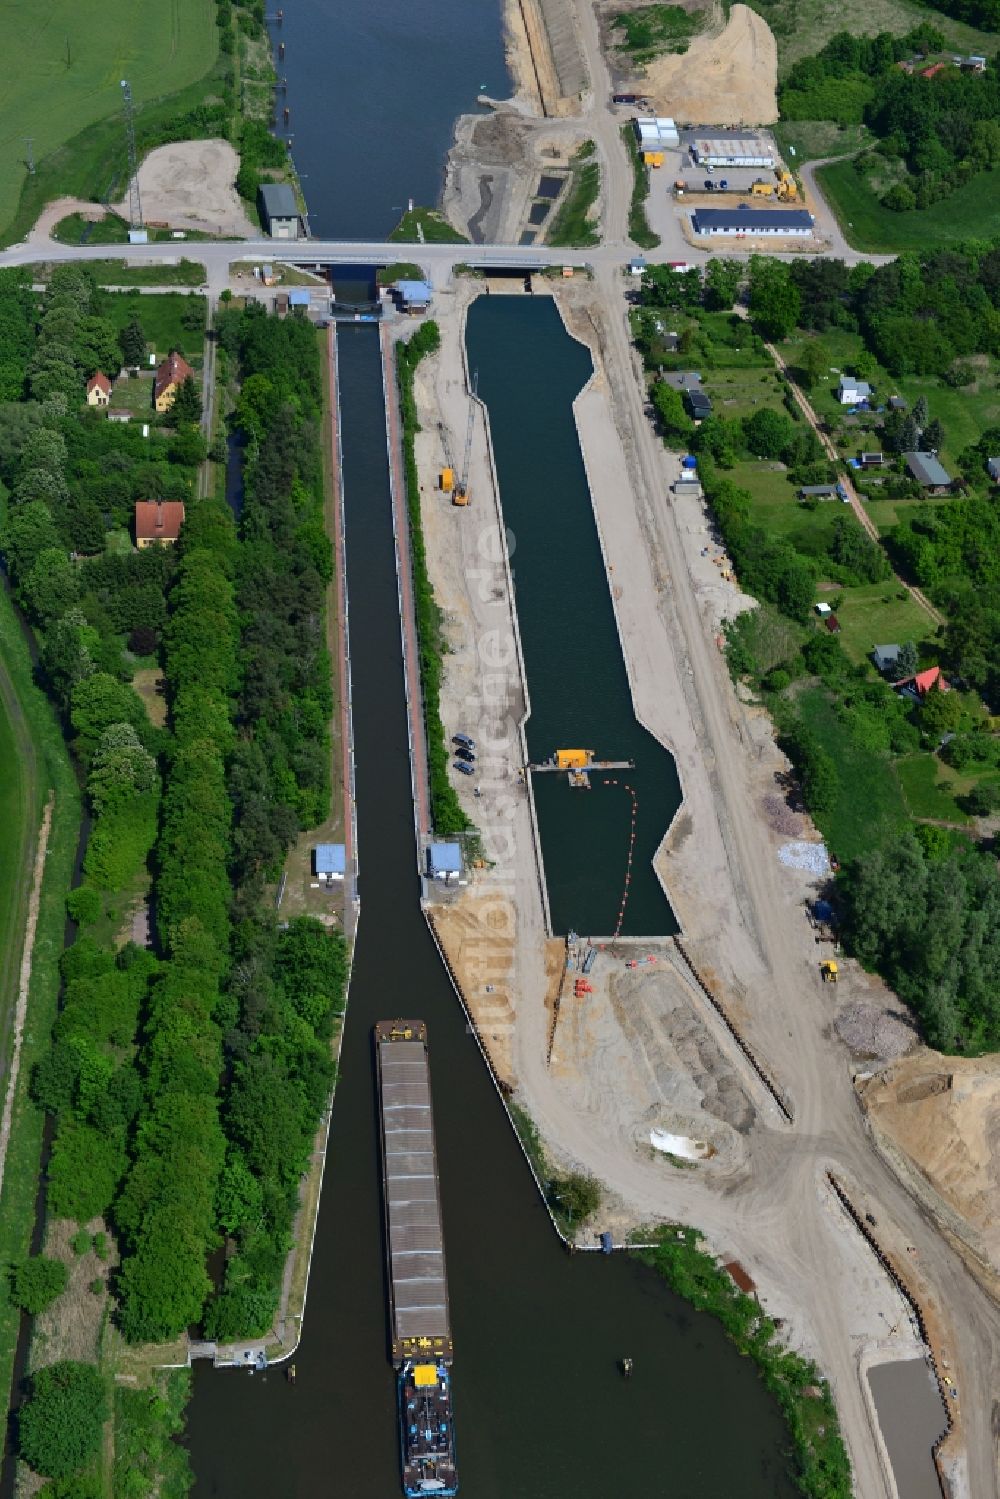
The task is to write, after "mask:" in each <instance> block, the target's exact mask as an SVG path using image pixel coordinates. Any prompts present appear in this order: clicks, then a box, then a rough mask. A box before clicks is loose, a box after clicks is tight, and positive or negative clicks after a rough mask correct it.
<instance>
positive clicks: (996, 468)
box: [986, 457, 1000, 484]
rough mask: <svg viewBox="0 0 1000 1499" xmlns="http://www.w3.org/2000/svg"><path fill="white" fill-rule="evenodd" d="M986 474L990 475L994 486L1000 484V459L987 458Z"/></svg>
mask: <svg viewBox="0 0 1000 1499" xmlns="http://www.w3.org/2000/svg"><path fill="white" fill-rule="evenodd" d="M986 472H987V473H988V474H989V476H990V478H991V479H992V480H993V483H994V484H1000V457H997V458H987V460H986Z"/></svg>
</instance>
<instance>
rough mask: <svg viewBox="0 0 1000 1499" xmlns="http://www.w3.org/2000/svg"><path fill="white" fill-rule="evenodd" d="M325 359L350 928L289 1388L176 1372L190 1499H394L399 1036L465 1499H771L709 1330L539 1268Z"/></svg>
mask: <svg viewBox="0 0 1000 1499" xmlns="http://www.w3.org/2000/svg"><path fill="white" fill-rule="evenodd" d="M506 305H509V304H505V306H506ZM338 344H339V352H340V374H341V402H342V417H343V424H342V431H343V445H344V485H345V510H346V526H347V557H348V588H349V593H350V600H351V641H352V653H353V663H352V669H353V694H354V728H355V736H356V750H357V798H358V806H357V811H358V828H359V843H360V854H361V872H362V884H363V892H364V894H363V905H362V912H361V922H360V927H359V932H358V942H357V949H356V958H355V965H354V974H353V979H352V983H351V993H350V1005H349V1009H348V1018H347V1026H346V1032H345V1036H344V1049H343V1056H342V1063H341V1076H340V1081H339V1084H338V1087H337V1093H336V1098H335V1101H334V1110H333V1129H332V1134H331V1144H330V1155H329V1160H328V1165H327V1172H326V1182H325V1185H324V1190H323V1199H322V1208H321V1212H320V1221H319V1231H318V1237H317V1242H316V1250H315V1256H314V1260H313V1267H312V1278H311V1281H310V1287H309V1300H308V1305H307V1314H306V1324H305V1336H304V1339H303V1342H302V1345H301V1347H300V1349H299V1351H298V1353H297V1354H296V1359H295V1362H296V1369H297V1380H296V1383H295V1385H294V1386H290V1385H289V1384H288V1383H287V1382H286V1380H285V1379H284V1377H283V1375H282V1373H281V1371H280V1369H275V1370H272V1371H270V1372H269V1373H267V1374H265V1375H260V1374H257V1375H253V1376H250V1375H248V1374H245V1373H242V1372H237V1371H235V1370H212V1369H210V1368H208V1367H207V1366H198V1367H197V1372H196V1379H195V1398H194V1400H193V1402H192V1404H191V1407H190V1411H189V1416H190V1423H189V1432H190V1444H191V1449H192V1460H193V1464H194V1468H195V1473H196V1475H197V1481H196V1489H195V1493H196V1494H197V1495H198V1496H201V1499H205V1496H209V1495H211V1496H225V1499H246V1496H247V1495H265V1494H266V1495H273V1496H275V1499H279V1496H280V1499H292V1496H295V1499H298V1496H301V1499H316V1496H317V1495H321V1494H324V1495H325V1494H330V1495H334V1496H340V1495H343V1496H350V1499H392V1496H393V1495H396V1494H399V1492H400V1488H399V1476H398V1464H397V1439H396V1417H395V1408H394V1382H393V1375H392V1370H391V1368H390V1365H389V1362H388V1358H387V1351H386V1342H387V1326H386V1296H385V1279H384V1270H383V1264H384V1260H383V1241H382V1224H381V1204H380V1191H379V1159H378V1139H377V1128H376V1126H377V1118H376V1099H375V1086H374V1074H373V1066H372V1047H371V1028H372V1025H373V1023H374V1021H375V1020H376V1019H378V1018H380V1017H383V1016H390V1015H406V1014H412V1015H415V1016H420V1017H422V1018H424V1019H425V1020H426V1021H427V1022H428V1025H429V1031H430V1055H431V1075H432V1086H433V1090H434V1110H435V1119H436V1125H437V1134H438V1155H439V1161H440V1169H441V1187H442V1198H443V1208H444V1222H445V1242H446V1246H447V1255H448V1270H449V1283H450V1290H451V1306H452V1319H453V1325H454V1337H455V1349H456V1353H455V1376H454V1382H455V1411H456V1420H457V1433H458V1456H459V1468H460V1473H461V1480H462V1492H463V1495H464V1496H466V1499H512V1496H516V1499H570V1496H572V1499H608V1495H612V1494H614V1495H625V1494H644V1495H649V1496H654V1495H662V1496H664V1499H667V1496H669V1499H732V1496H733V1495H736V1494H738V1495H740V1499H791V1496H792V1494H793V1492H794V1489H793V1486H792V1484H791V1481H790V1479H789V1477H788V1471H787V1463H786V1459H785V1456H784V1447H785V1444H786V1440H787V1434H786V1432H785V1429H784V1426H783V1423H782V1421H781V1419H780V1417H779V1414H778V1411H777V1408H776V1407H775V1405H774V1403H773V1401H772V1400H771V1399H770V1397H769V1396H768V1395H767V1393H766V1392H765V1390H764V1389H763V1386H762V1385H761V1383H760V1381H759V1380H758V1378H757V1376H756V1373H755V1371H754V1369H753V1367H752V1366H751V1364H750V1363H749V1362H748V1361H747V1360H746V1359H742V1358H740V1357H738V1356H737V1354H736V1353H735V1352H734V1350H733V1349H732V1347H731V1346H730V1345H729V1344H728V1343H727V1341H726V1339H725V1338H724V1336H723V1334H722V1332H721V1330H720V1328H719V1327H718V1326H717V1324H716V1323H714V1322H713V1321H711V1320H710V1319H709V1318H707V1317H704V1316H700V1315H696V1314H694V1313H692V1312H691V1311H690V1309H689V1308H688V1307H687V1306H686V1305H685V1304H684V1303H683V1302H682V1301H680V1300H679V1299H678V1298H677V1297H675V1296H674V1295H672V1294H671V1292H670V1291H669V1290H667V1288H666V1287H665V1286H664V1285H663V1283H662V1282H661V1281H660V1280H659V1279H658V1278H657V1277H656V1276H655V1275H653V1274H652V1272H650V1271H647V1270H646V1269H645V1268H644V1267H643V1266H641V1265H637V1264H634V1263H632V1262H631V1261H629V1260H626V1259H625V1258H624V1257H622V1256H615V1257H613V1258H611V1259H608V1258H606V1257H604V1256H602V1255H599V1254H580V1255H576V1256H575V1257H570V1256H568V1255H567V1254H566V1253H565V1252H564V1251H563V1250H562V1248H561V1247H560V1246H559V1243H558V1240H557V1239H556V1237H555V1235H554V1233H553V1232H552V1229H551V1227H550V1225H549V1222H548V1218H547V1216H546V1214H545V1212H544V1210H543V1208H542V1206H541V1203H540V1202H539V1199H538V1196H537V1193H536V1190H535V1187H534V1184H533V1182H532V1180H531V1177H530V1174H529V1172H528V1169H527V1166H526V1165H525V1163H524V1161H523V1158H522V1156H521V1154H520V1151H519V1150H518V1148H517V1146H516V1144H515V1141H514V1137H513V1135H512V1132H511V1129H510V1126H509V1124H508V1122H507V1119H506V1116H505V1114H504V1111H503V1108H502V1106H501V1104H500V1101H499V1099H498V1097H497V1095H496V1092H495V1090H494V1087H493V1084H492V1082H491V1080H490V1078H489V1076H488V1074H487V1072H486V1070H485V1068H484V1066H483V1064H482V1061H481V1058H480V1055H479V1052H478V1049H477V1047H476V1044H475V1041H474V1040H473V1038H472V1037H471V1036H470V1035H469V1033H468V1030H467V1027H466V1024H465V1021H464V1018H463V1016H462V1012H461V1010H460V1008H459V1006H458V1003H457V1001H456V999H455V997H454V994H453V992H452V990H451V988H450V986H449V984H448V982H447V980H446V978H445V974H444V972H443V970H442V967H441V964H440V962H439V960H438V957H437V953H436V951H435V948H434V946H433V944H432V942H431V940H430V937H429V935H428V932H427V929H426V926H425V923H424V920H423V918H422V916H421V913H420V908H419V889H418V882H417V878H416V870H415V855H414V844H413V817H412V802H411V793H410V770H409V760H408V753H407V734H406V719H405V711H404V698H403V675H402V663H401V655H400V634H399V617H398V610H397V604H396V576H395V564H394V551H393V538H392V523H391V514H390V506H389V494H388V472H387V463H386V452H385V436H384V431H385V429H384V413H383V406H382V385H381V366H380V360H379V347H378V337H377V332H376V330H375V329H372V328H355V327H350V326H348V327H343V328H341V329H340V330H338ZM263 1106H266V1105H263ZM626 1354H627V1355H629V1356H631V1357H632V1358H633V1359H634V1361H635V1373H634V1375H633V1377H632V1379H631V1380H629V1381H628V1382H626V1381H624V1380H623V1379H621V1377H620V1376H619V1374H618V1372H617V1369H616V1362H617V1360H618V1359H620V1358H621V1357H622V1356H623V1355H626Z"/></svg>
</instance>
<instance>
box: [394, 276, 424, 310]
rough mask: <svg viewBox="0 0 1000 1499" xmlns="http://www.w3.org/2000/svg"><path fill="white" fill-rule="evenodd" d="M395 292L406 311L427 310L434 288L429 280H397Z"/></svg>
mask: <svg viewBox="0 0 1000 1499" xmlns="http://www.w3.org/2000/svg"><path fill="white" fill-rule="evenodd" d="M395 292H396V296H397V297H398V298H399V302H400V306H401V307H402V308H403V311H404V312H426V311H427V308H428V307H429V306H430V305H431V297H432V296H433V288H432V287H431V284H430V282H429V281H397V282H396V286H395Z"/></svg>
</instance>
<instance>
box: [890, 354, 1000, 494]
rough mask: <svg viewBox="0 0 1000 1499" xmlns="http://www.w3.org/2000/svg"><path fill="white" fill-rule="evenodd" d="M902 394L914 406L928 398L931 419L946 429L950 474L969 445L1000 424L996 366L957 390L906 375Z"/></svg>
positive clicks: (945, 460) (946, 462) (943, 457)
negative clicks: (917, 400) (970, 384)
mask: <svg viewBox="0 0 1000 1499" xmlns="http://www.w3.org/2000/svg"><path fill="white" fill-rule="evenodd" d="M897 385H898V388H899V391H900V394H901V395H904V396H905V397H906V399H907V400H908V401H909V403H910V405H911V406H912V405H913V403H914V401H915V400H916V399H917V397H918V396H925V397H926V400H927V405H928V408H929V410H930V414H931V416H932V417H936V418H937V420H938V421H939V422H940V423H941V425H942V427H943V428H944V439H945V440H944V444H943V446H942V448H941V461H942V462H943V463H944V465H945V467H946V468H947V467H948V466H949V464H950V465H951V469H950V472H952V473H954V466H955V464H956V462H957V460H958V455H959V453H961V451H962V449H963V448H967V447H968V446H969V444H970V443H973V442H978V441H979V438H980V437H981V436H982V434H983V433H984V432H985V430H986V428H987V427H996V426H998V425H1000V390H998V389H997V368H996V365H995V364H994V365H993V366H992V367H991V369H990V371H988V372H984V378H982V379H981V380H977V381H976V384H975V385H974V386H967V387H964V388H962V389H959V390H954V389H952V387H951V386H950V385H945V384H943V382H942V381H940V380H937V379H935V378H934V376H933V375H904V376H903V377H902V379H901V380H899V381H897Z"/></svg>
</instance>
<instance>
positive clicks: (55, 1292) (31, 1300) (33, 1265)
mask: <svg viewBox="0 0 1000 1499" xmlns="http://www.w3.org/2000/svg"><path fill="white" fill-rule="evenodd" d="M66 1280H67V1270H66V1266H65V1264H64V1262H63V1261H62V1260H53V1259H50V1258H49V1257H48V1256H47V1255H44V1254H33V1255H32V1256H31V1258H30V1259H27V1260H23V1261H22V1262H21V1264H20V1265H15V1266H14V1268H13V1269H12V1270H11V1274H10V1299H11V1301H12V1302H13V1303H14V1305H15V1306H19V1307H20V1308H21V1310H22V1312H28V1313H29V1315H30V1316H32V1317H37V1316H38V1313H39V1312H44V1310H45V1308H46V1307H47V1306H51V1305H52V1303H53V1301H55V1299H56V1297H57V1296H61V1295H62V1293H63V1291H65V1289H66Z"/></svg>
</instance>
